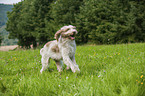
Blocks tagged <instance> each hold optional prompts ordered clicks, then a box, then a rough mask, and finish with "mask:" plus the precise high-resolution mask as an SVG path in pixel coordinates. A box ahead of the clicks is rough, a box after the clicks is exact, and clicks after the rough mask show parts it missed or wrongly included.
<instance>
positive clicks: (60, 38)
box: [40, 25, 80, 73]
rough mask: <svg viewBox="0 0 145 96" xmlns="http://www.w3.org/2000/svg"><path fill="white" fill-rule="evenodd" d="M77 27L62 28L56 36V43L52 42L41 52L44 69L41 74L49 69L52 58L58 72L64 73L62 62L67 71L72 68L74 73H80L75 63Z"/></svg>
mask: <svg viewBox="0 0 145 96" xmlns="http://www.w3.org/2000/svg"><path fill="white" fill-rule="evenodd" d="M77 33H78V32H77V30H76V27H75V26H72V25H69V26H64V27H62V28H61V29H60V30H59V31H57V32H56V34H55V39H56V40H54V41H50V42H48V43H46V44H45V45H44V47H43V48H42V49H41V50H40V54H41V56H42V58H41V63H42V69H41V70H40V72H41V73H42V71H44V70H45V69H46V68H48V65H49V60H50V58H52V59H53V60H54V61H55V62H56V65H57V69H58V71H59V72H60V71H62V64H63V63H62V60H63V62H64V63H65V64H66V65H67V69H69V68H71V70H72V72H74V73H75V72H76V71H77V72H79V71H80V69H79V67H78V65H77V64H76V61H75V50H76V43H75V35H76V34H77Z"/></svg>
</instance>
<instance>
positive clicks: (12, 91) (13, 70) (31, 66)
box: [0, 43, 145, 96]
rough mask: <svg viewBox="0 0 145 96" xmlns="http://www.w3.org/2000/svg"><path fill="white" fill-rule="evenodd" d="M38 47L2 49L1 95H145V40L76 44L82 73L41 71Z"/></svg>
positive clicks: (0, 62) (0, 66)
mask: <svg viewBox="0 0 145 96" xmlns="http://www.w3.org/2000/svg"><path fill="white" fill-rule="evenodd" d="M40 60H41V56H40V55H39V50H38V49H37V50H21V51H9V52H0V96H144V94H145V43H139V44H122V45H99V46H89V45H85V46H77V50H76V62H77V63H78V65H79V67H80V70H81V73H79V74H74V73H72V72H71V70H69V71H67V70H65V65H64V70H63V72H62V73H58V72H57V68H56V65H55V62H54V61H53V60H51V65H50V67H49V68H48V69H47V70H46V71H44V72H43V74H40V69H41V63H40Z"/></svg>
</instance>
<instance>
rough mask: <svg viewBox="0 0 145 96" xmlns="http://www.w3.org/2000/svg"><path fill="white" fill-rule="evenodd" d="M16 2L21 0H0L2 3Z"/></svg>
mask: <svg viewBox="0 0 145 96" xmlns="http://www.w3.org/2000/svg"><path fill="white" fill-rule="evenodd" d="M18 2H21V0H0V3H3V4H13V3H14V4H16V3H18Z"/></svg>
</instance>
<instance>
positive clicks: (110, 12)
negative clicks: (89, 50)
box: [6, 0, 145, 48]
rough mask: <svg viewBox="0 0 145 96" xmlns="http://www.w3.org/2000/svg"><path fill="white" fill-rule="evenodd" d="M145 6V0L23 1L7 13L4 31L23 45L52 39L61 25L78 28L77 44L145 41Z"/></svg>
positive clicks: (26, 45)
mask: <svg viewBox="0 0 145 96" xmlns="http://www.w3.org/2000/svg"><path fill="white" fill-rule="evenodd" d="M144 5H145V1H144V0H24V1H21V2H19V3H17V4H15V5H14V8H12V11H11V12H8V21H7V24H6V25H7V27H6V30H7V31H9V33H10V34H9V38H11V39H15V38H17V39H18V45H20V46H25V47H26V48H29V47H30V45H31V44H33V46H34V47H36V46H37V43H39V44H44V43H46V42H48V41H50V40H53V39H54V34H55V32H56V31H57V30H59V29H60V28H61V27H62V26H64V25H74V26H76V27H77V30H78V32H79V34H77V37H76V41H77V43H78V44H82V43H88V42H92V43H96V44H116V43H128V42H131V43H132V42H144V41H145V27H144V26H145V22H144V18H145V6H144Z"/></svg>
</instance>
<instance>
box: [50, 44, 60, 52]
mask: <svg viewBox="0 0 145 96" xmlns="http://www.w3.org/2000/svg"><path fill="white" fill-rule="evenodd" d="M51 50H52V51H53V52H55V53H59V48H58V45H55V46H53V47H52V48H51Z"/></svg>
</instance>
